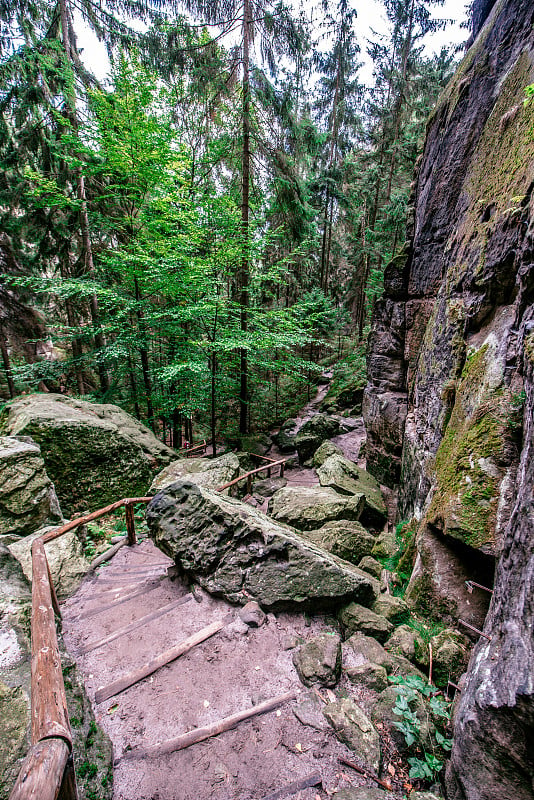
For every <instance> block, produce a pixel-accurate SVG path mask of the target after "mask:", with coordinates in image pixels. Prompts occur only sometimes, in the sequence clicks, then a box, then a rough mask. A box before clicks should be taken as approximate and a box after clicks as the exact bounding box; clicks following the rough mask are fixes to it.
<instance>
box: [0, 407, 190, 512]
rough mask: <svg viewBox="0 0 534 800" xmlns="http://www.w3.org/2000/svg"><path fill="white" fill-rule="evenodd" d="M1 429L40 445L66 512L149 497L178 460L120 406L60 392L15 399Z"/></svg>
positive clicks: (6, 413)
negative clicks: (159, 478)
mask: <svg viewBox="0 0 534 800" xmlns="http://www.w3.org/2000/svg"><path fill="white" fill-rule="evenodd" d="M1 428H2V431H3V432H5V433H7V434H9V435H10V436H20V435H25V436H31V437H32V438H33V439H34V440H35V441H36V442H37V444H38V445H39V446H40V448H41V455H42V457H43V459H44V462H45V467H46V472H47V474H48V475H49V477H50V478H51V480H52V481H53V483H54V485H55V487H56V492H57V495H58V497H59V501H60V503H61V507H62V509H63V512H64V513H66V514H72V513H73V512H75V511H77V510H85V509H88V508H89V509H95V508H100V507H102V506H105V505H106V504H108V503H111V502H112V501H114V500H118V499H120V498H121V497H132V496H135V495H144V494H146V492H147V490H148V487H149V485H150V481H151V479H152V477H153V476H154V474H156V473H157V472H159V471H160V470H161V469H162V468H163V467H165V466H167V464H169V463H170V462H171V461H173V460H174V459H175V457H176V455H175V453H174V451H173V450H171V449H170V448H169V447H166V446H165V445H164V444H163V443H162V442H160V441H159V440H158V439H156V437H155V436H154V434H153V433H152V432H151V431H149V430H148V428H145V426H144V425H141V423H140V422H138V421H137V420H136V419H134V418H133V417H132V416H130V415H129V414H127V413H126V412H125V411H123V410H122V409H121V408H119V407H118V406H113V405H99V404H97V403H88V402H86V401H84V400H75V399H74V398H72V397H65V396H63V395H58V394H33V395H28V396H25V397H20V398H17V399H16V400H13V401H12V402H10V403H8V404H7V406H6V408H5V409H4V411H3V412H2V418H1Z"/></svg>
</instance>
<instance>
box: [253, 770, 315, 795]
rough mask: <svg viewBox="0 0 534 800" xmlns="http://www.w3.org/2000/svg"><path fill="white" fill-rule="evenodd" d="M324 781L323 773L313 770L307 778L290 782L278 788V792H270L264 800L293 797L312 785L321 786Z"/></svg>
mask: <svg viewBox="0 0 534 800" xmlns="http://www.w3.org/2000/svg"><path fill="white" fill-rule="evenodd" d="M322 782H323V779H322V778H321V773H320V772H312V773H311V775H307V776H306V777H305V778H300V780H298V781H293V782H292V783H288V784H287V786H282V788H281V789H278V790H277V791H276V792H273V793H272V794H268V795H267V796H266V797H264V798H263V800H280V798H282V797H291V796H292V795H294V794H296V793H297V792H300V791H302V789H309V788H310V786H320V785H321V784H322Z"/></svg>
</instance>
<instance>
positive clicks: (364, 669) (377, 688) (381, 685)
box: [345, 662, 388, 692]
mask: <svg viewBox="0 0 534 800" xmlns="http://www.w3.org/2000/svg"><path fill="white" fill-rule="evenodd" d="M345 672H346V675H347V678H348V679H349V681H350V682H351V683H355V684H357V685H358V686H365V687H366V688H367V689H372V690H373V691H374V692H382V691H383V690H384V689H385V688H386V687H387V685H388V674H387V672H386V670H385V669H384V667H381V666H380V665H379V664H372V663H371V662H367V663H366V664H361V665H360V666H359V667H349V668H348V669H346V670H345Z"/></svg>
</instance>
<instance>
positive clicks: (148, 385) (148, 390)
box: [134, 278, 156, 431]
mask: <svg viewBox="0 0 534 800" xmlns="http://www.w3.org/2000/svg"><path fill="white" fill-rule="evenodd" d="M134 287H135V300H136V303H137V311H136V314H137V319H138V322H139V332H140V334H141V340H142V344H141V346H140V347H139V355H140V356H141V370H142V372H143V383H144V386H145V397H146V413H147V416H148V422H149V425H150V427H151V428H152V430H153V431H154V430H155V424H156V423H155V419H154V407H153V405H152V381H151V378H150V367H149V363H148V350H147V348H146V345H145V343H144V336H145V331H144V315H143V310H142V308H141V305H140V301H141V294H140V292H139V283H138V282H137V278H134Z"/></svg>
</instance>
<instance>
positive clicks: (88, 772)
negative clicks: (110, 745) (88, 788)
mask: <svg viewBox="0 0 534 800" xmlns="http://www.w3.org/2000/svg"><path fill="white" fill-rule="evenodd" d="M77 772H78V775H79V776H80V778H94V777H95V775H96V774H97V772H98V767H97V765H96V764H93V763H92V762H90V761H83V762H82V763H81V764H80V766H79V767H78V770H77Z"/></svg>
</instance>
